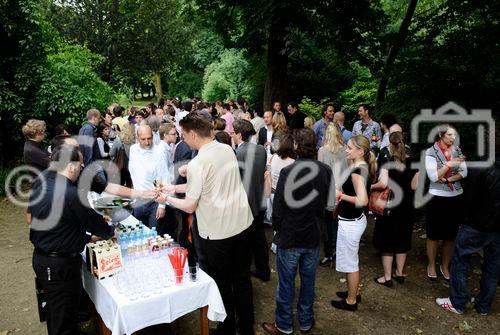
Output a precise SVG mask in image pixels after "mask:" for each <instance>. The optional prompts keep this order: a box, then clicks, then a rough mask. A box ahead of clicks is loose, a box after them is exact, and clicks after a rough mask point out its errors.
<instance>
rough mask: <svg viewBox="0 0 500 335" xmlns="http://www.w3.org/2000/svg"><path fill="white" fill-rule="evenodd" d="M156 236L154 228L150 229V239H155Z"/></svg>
mask: <svg viewBox="0 0 500 335" xmlns="http://www.w3.org/2000/svg"><path fill="white" fill-rule="evenodd" d="M156 235H158V234H157V233H156V227H153V228H151V237H156Z"/></svg>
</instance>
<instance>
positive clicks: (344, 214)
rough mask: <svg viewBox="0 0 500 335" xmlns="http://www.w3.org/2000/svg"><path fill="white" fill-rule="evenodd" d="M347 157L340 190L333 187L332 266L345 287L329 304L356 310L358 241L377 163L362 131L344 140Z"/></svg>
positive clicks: (364, 222)
mask: <svg viewBox="0 0 500 335" xmlns="http://www.w3.org/2000/svg"><path fill="white" fill-rule="evenodd" d="M346 153H347V159H349V160H350V161H351V171H350V174H349V176H348V177H347V179H346V181H345V182H344V183H343V184H342V190H343V191H339V190H336V195H337V203H338V206H337V212H338V219H339V229H338V233H337V254H336V257H335V262H336V265H335V268H336V270H337V271H338V272H344V273H346V279H347V291H339V292H337V296H338V297H339V298H341V299H342V300H340V301H335V300H332V301H331V304H332V306H333V307H335V308H338V309H343V310H347V311H356V310H357V309H358V302H359V301H361V296H360V295H359V283H360V275H359V256H358V251H359V242H360V240H361V236H362V235H363V232H364V231H365V228H366V216H365V214H364V210H365V208H366V206H367V205H368V193H369V189H370V183H371V181H373V180H374V178H375V177H376V172H377V163H376V161H375V155H374V154H373V152H371V151H370V141H369V140H368V139H367V138H366V137H364V136H363V135H357V136H353V137H352V138H351V139H350V140H349V142H347V148H346Z"/></svg>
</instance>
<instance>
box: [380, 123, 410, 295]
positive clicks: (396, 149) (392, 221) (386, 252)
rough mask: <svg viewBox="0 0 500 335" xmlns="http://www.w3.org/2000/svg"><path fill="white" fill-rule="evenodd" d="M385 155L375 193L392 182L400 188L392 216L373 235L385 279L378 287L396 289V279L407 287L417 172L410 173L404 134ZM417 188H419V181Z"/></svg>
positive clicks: (397, 136)
mask: <svg viewBox="0 0 500 335" xmlns="http://www.w3.org/2000/svg"><path fill="white" fill-rule="evenodd" d="M385 150H386V152H385V154H382V152H381V155H380V156H379V161H378V164H379V169H380V170H379V179H378V182H377V183H376V184H373V185H372V186H371V189H372V190H383V189H385V188H386V187H387V186H388V183H389V179H390V180H391V181H392V182H393V183H394V184H395V185H397V186H399V187H395V186H393V185H389V187H390V189H391V196H390V201H389V204H388V207H387V209H388V214H387V215H383V216H378V217H377V221H376V223H375V230H374V233H373V241H374V245H375V248H377V249H379V250H380V251H381V253H382V266H383V268H384V275H383V276H381V277H378V278H375V282H376V283H377V284H381V285H384V286H387V287H391V286H392V279H393V278H394V279H395V280H396V281H397V282H399V283H403V282H404V280H405V275H404V273H403V269H404V265H405V262H406V254H407V252H408V251H410V249H411V237H412V232H413V221H414V220H413V219H414V206H413V193H414V188H413V187H412V181H414V180H413V179H414V177H415V174H416V171H413V170H411V169H410V164H411V162H410V157H409V156H408V154H407V150H406V148H405V144H404V142H403V133H401V132H394V133H392V134H391V135H390V137H389V146H388V147H386V148H385ZM413 185H416V183H415V181H414V183H413ZM394 258H396V270H395V271H394V273H393V272H392V264H393V261H394Z"/></svg>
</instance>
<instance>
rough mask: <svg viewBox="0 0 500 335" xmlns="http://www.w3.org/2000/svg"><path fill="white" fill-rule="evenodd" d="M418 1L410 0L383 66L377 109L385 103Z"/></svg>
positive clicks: (376, 103)
mask: <svg viewBox="0 0 500 335" xmlns="http://www.w3.org/2000/svg"><path fill="white" fill-rule="evenodd" d="M417 3H418V0H409V4H408V8H407V9H406V14H405V17H404V18H403V21H402V22H401V26H400V27H399V31H398V34H397V36H396V39H395V40H394V43H393V44H392V46H391V47H390V49H389V54H388V55H387V58H386V61H385V65H384V67H383V68H382V75H381V77H380V83H379V85H378V89H377V100H376V102H375V108H376V109H378V108H380V107H381V106H382V105H383V103H384V100H385V92H386V91H387V84H388V83H389V79H390V77H391V71H392V68H393V67H394V62H395V61H396V57H397V55H398V53H399V50H401V47H402V46H403V44H404V41H405V39H406V35H408V28H409V27H410V24H411V20H412V18H413V14H414V13H415V8H416V7H417Z"/></svg>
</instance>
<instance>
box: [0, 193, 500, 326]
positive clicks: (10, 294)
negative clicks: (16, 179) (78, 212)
mask: <svg viewBox="0 0 500 335" xmlns="http://www.w3.org/2000/svg"><path fill="white" fill-rule="evenodd" d="M372 229H373V224H369V225H368V228H367V230H366V232H365V235H364V237H363V241H364V243H363V245H362V247H361V250H360V265H361V275H362V285H363V287H362V292H361V294H362V296H363V302H362V303H361V304H360V305H359V309H358V311H357V312H354V313H352V312H345V311H338V310H335V309H334V308H332V307H331V306H330V300H331V299H332V298H334V296H335V291H337V290H343V289H344V287H345V284H344V283H342V281H343V280H342V278H343V276H342V275H341V274H339V273H337V272H335V270H334V269H330V268H321V267H320V268H318V273H317V281H316V302H315V305H314V310H315V317H316V326H315V328H314V331H313V332H312V334H467V333H475V334H499V333H500V299H499V297H498V296H499V295H498V294H497V297H496V300H495V303H494V305H493V310H492V312H491V314H490V315H488V316H479V315H478V314H477V313H476V312H475V311H474V310H472V309H468V310H467V312H466V314H465V315H455V314H452V313H449V312H445V311H442V310H441V309H440V308H439V307H438V306H437V305H436V304H435V302H434V299H435V298H436V297H438V296H447V287H446V286H445V283H444V281H443V280H442V279H440V280H439V281H438V282H437V283H432V282H430V281H429V280H428V279H427V278H426V273H425V271H426V270H425V245H424V242H425V240H424V239H423V234H424V232H423V231H422V230H421V229H416V230H415V233H414V246H413V250H412V252H411V253H410V255H409V258H408V262H407V265H408V266H407V270H406V272H407V273H408V278H407V280H406V282H405V283H404V284H399V285H398V284H397V283H395V286H394V287H393V288H386V287H383V286H380V285H377V284H375V283H374V282H373V278H374V277H375V276H378V275H380V274H381V265H380V260H379V258H378V257H377V255H376V251H375V250H374V249H373V247H372V245H371V242H370V241H371V234H372ZM268 233H269V236H270V234H271V231H270V230H269V232H268ZM0 255H1V256H0V269H1V270H0V282H1V283H2V284H1V288H0V335H6V334H33V335H36V334H46V328H45V323H40V322H39V321H38V310H37V305H36V298H35V292H34V280H33V278H34V274H33V270H32V268H31V255H32V245H31V243H30V242H29V239H28V227H27V225H26V224H25V223H24V219H23V209H22V208H19V207H16V206H14V205H12V204H10V203H9V202H8V201H7V200H5V199H0ZM271 256H273V254H271ZM480 261H481V258H480V257H479V256H477V257H474V259H473V263H474V269H473V271H471V273H470V286H471V290H472V292H473V293H474V292H477V290H478V285H479V275H480V273H481V272H480ZM271 262H272V268H273V273H272V279H271V281H270V282H267V283H262V282H260V281H258V280H254V282H253V284H254V303H255V320H256V327H255V328H256V334H263V331H262V330H261V328H260V324H261V323H262V322H263V321H272V320H273V319H274V307H275V303H274V293H275V289H276V282H277V274H276V272H275V266H274V257H271ZM297 282H298V281H297ZM85 326H86V328H84V331H85V332H87V333H89V334H93V333H94V331H93V327H92V323H89V324H86V325H85ZM296 328H297V329H298V326H297V325H296ZM198 329H199V328H198V313H191V314H188V315H186V316H184V317H182V318H181V319H179V320H178V321H177V322H176V323H175V325H174V327H172V328H171V327H166V326H159V327H156V328H153V329H148V330H146V331H141V334H166V333H175V334H196V333H197V332H198ZM297 333H299V332H298V331H297Z"/></svg>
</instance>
